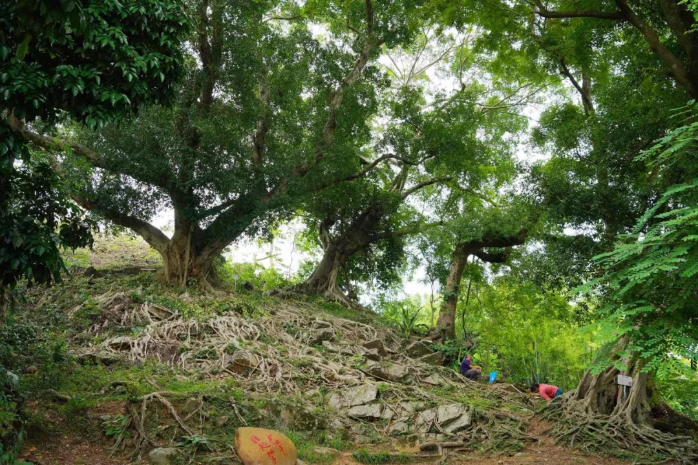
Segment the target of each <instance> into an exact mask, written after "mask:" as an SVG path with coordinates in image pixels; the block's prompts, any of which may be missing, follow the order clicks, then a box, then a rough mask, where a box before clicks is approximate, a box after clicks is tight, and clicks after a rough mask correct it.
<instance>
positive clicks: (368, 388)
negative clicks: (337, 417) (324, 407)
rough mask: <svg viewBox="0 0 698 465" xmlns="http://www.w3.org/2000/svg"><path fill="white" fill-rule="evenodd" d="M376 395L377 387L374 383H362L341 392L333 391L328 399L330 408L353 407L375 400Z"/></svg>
mask: <svg viewBox="0 0 698 465" xmlns="http://www.w3.org/2000/svg"><path fill="white" fill-rule="evenodd" d="M377 397H378V387H377V386H376V385H375V384H368V383H367V384H362V385H361V386H356V387H353V388H349V389H347V390H346V391H344V392H343V393H337V392H335V393H333V394H332V395H331V396H330V399H329V405H330V407H332V408H342V407H354V406H356V405H363V404H367V403H369V402H372V401H374V400H376V398H377Z"/></svg>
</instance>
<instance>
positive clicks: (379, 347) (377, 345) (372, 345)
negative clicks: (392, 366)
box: [364, 339, 388, 357]
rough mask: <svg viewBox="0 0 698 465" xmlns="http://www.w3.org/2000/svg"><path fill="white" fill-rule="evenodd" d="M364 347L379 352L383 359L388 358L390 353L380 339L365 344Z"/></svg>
mask: <svg viewBox="0 0 698 465" xmlns="http://www.w3.org/2000/svg"><path fill="white" fill-rule="evenodd" d="M364 347H365V348H367V349H375V350H376V351H377V352H378V355H380V356H381V357H387V356H388V351H387V350H386V349H385V345H384V344H383V341H381V340H380V339H374V340H373V341H368V342H367V343H365V344H364Z"/></svg>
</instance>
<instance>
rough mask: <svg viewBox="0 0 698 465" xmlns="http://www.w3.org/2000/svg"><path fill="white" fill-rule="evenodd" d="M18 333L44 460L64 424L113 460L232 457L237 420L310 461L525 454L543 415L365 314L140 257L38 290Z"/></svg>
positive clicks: (15, 362)
mask: <svg viewBox="0 0 698 465" xmlns="http://www.w3.org/2000/svg"><path fill="white" fill-rule="evenodd" d="M10 328H11V329H12V331H14V332H15V333H21V334H22V336H21V337H17V338H15V341H14V345H12V344H9V345H8V344H5V349H6V350H9V351H10V352H12V354H11V355H9V357H8V360H6V363H8V364H9V365H10V366H9V368H10V369H11V370H13V371H14V372H16V373H19V374H20V378H21V384H22V390H23V391H24V392H25V397H26V405H25V410H27V411H28V412H30V418H29V420H28V423H27V424H28V432H29V444H30V445H31V447H34V449H31V447H29V448H28V449H27V448H25V454H26V453H27V452H26V450H29V451H30V452H31V453H30V455H29V456H27V457H28V459H31V458H32V457H33V458H34V460H35V462H36V463H44V462H41V458H40V457H39V456H40V455H41V454H43V455H44V457H51V454H52V453H55V451H54V452H52V451H51V450H50V446H47V444H49V445H50V444H51V441H52V439H51V438H52V435H53V434H54V433H56V431H58V430H60V431H61V434H63V435H66V434H67V435H72V436H74V437H78V438H82V439H85V440H87V441H88V442H89V443H99V444H100V446H101V447H102V449H103V450H104V451H105V452H106V455H107V456H109V455H111V456H112V457H114V458H115V459H114V460H115V461H114V462H104V463H129V462H130V461H131V460H134V459H137V458H138V457H142V458H146V457H148V456H150V457H151V458H153V460H155V461H157V460H158V458H157V457H159V455H158V454H162V451H160V449H163V448H172V447H176V448H177V450H178V453H180V456H181V457H186V458H188V459H187V460H192V461H193V462H192V463H209V462H210V461H211V460H214V459H220V460H221V461H222V463H228V462H229V461H230V460H231V458H234V450H233V449H231V447H230V446H231V445H232V444H233V441H232V438H233V437H234V434H235V430H236V428H238V427H239V426H243V425H250V426H263V427H269V428H275V429H277V430H279V431H282V432H284V433H286V434H287V435H288V436H289V437H290V438H291V439H292V440H294V442H297V444H298V448H299V453H300V457H301V459H303V460H305V461H307V462H312V463H320V462H331V461H332V457H333V454H336V452H335V451H336V450H339V451H341V450H352V451H356V450H358V449H362V448H366V449H367V451H362V452H366V453H367V454H369V455H370V454H371V453H373V452H371V451H377V450H381V451H390V452H392V453H395V454H398V456H399V454H418V455H419V454H425V453H439V451H440V450H441V451H443V447H441V446H446V448H447V449H448V450H451V451H465V450H467V451H473V450H482V449H492V450H496V451H505V452H515V451H516V450H518V449H522V448H523V447H524V443H525V441H526V440H527V436H526V434H525V432H524V420H525V418H526V417H528V416H530V414H531V413H532V409H533V404H532V401H531V400H530V398H529V397H528V396H527V395H526V394H524V393H522V392H521V391H519V389H517V388H516V387H514V386H512V385H507V384H496V385H492V386H488V385H486V384H480V383H475V382H472V381H469V380H466V379H464V378H463V377H461V376H460V375H458V374H457V373H456V372H454V371H453V370H452V369H450V368H446V367H443V366H441V365H442V356H441V354H440V353H438V352H435V351H434V350H433V349H432V347H431V346H430V344H429V343H428V342H425V341H420V340H418V339H415V338H405V337H401V336H400V335H399V334H398V333H396V331H395V330H394V329H393V328H391V327H390V326H389V325H388V324H387V323H386V322H385V321H383V320H381V318H379V317H378V316H376V315H373V314H371V313H368V312H361V311H349V310H346V309H343V308H340V307H335V306H328V305H319V304H317V303H311V302H308V301H288V300H280V299H276V298H273V297H267V296H264V295H262V294H261V293H258V292H255V291H240V292H237V293H230V292H226V291H218V292H217V293H216V294H196V293H194V292H192V291H190V292H186V293H182V291H181V290H180V289H176V288H164V287H162V286H161V285H159V284H158V283H157V280H156V278H155V275H154V274H153V273H152V272H151V271H144V272H141V271H140V269H139V268H137V267H136V268H133V267H131V268H126V269H123V270H112V271H97V270H94V269H89V270H87V272H84V271H83V272H81V275H79V276H74V277H72V278H71V279H69V280H67V281H66V282H65V283H64V284H62V285H59V286H55V287H54V288H52V289H40V288H36V289H33V290H30V291H29V296H28V299H27V301H26V302H25V303H24V304H23V305H22V309H21V311H20V312H19V313H18V316H17V320H16V321H15V322H14V324H12V325H11V326H10ZM5 333H7V331H6V332H5ZM3 336H4V339H5V340H7V339H9V335H8V334H4V335H3ZM7 355H8V354H6V356H7ZM429 444H433V447H432V446H430V445H429ZM438 444H440V445H441V446H439V445H438ZM318 446H320V447H318ZM323 447H324V449H323ZM154 449H155V450H156V452H155V453H153V452H152V451H153V450H154ZM32 454H33V455H32ZM37 454H39V456H37ZM168 460H169V459H168ZM46 463H52V462H46Z"/></svg>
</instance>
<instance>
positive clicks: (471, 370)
mask: <svg viewBox="0 0 698 465" xmlns="http://www.w3.org/2000/svg"><path fill="white" fill-rule="evenodd" d="M472 362H473V357H472V356H470V355H466V356H465V358H464V359H463V361H462V362H460V374H461V375H463V376H465V377H466V378H468V379H470V380H473V381H475V380H477V379H478V378H479V377H480V375H481V374H482V367H479V366H477V365H473V364H472Z"/></svg>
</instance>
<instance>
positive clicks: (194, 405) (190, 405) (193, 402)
mask: <svg viewBox="0 0 698 465" xmlns="http://www.w3.org/2000/svg"><path fill="white" fill-rule="evenodd" d="M198 408H199V401H198V399H194V398H191V399H187V402H186V403H185V404H184V407H182V413H184V414H185V415H189V414H190V413H194V412H196V411H197V410H198Z"/></svg>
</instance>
